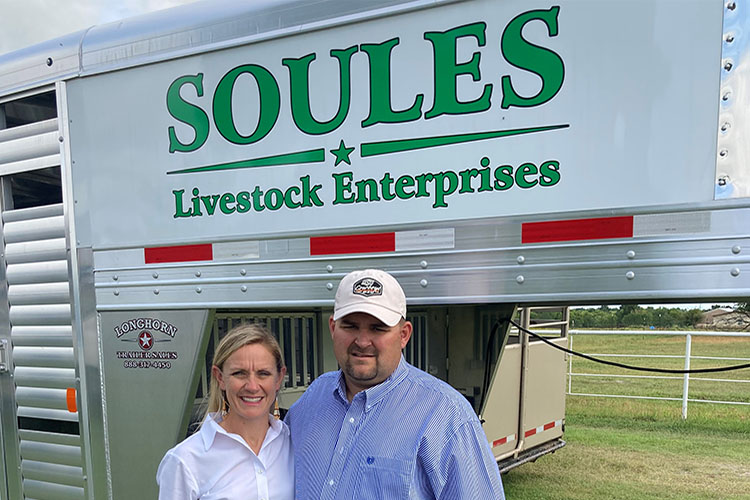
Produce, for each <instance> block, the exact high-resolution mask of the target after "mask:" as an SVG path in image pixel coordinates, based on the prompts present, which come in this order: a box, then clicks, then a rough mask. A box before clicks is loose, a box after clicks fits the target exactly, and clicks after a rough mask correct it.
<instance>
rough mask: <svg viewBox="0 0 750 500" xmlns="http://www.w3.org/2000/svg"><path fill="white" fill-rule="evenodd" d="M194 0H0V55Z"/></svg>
mask: <svg viewBox="0 0 750 500" xmlns="http://www.w3.org/2000/svg"><path fill="white" fill-rule="evenodd" d="M192 1H195V0H67V1H61V0H0V12H2V16H1V17H0V54H5V53H6V52H11V51H13V50H17V49H21V48H24V47H27V46H29V45H33V44H36V43H40V42H43V41H45V40H49V39H51V38H57V37H59V36H63V35H67V34H69V33H74V32H76V31H80V30H85V29H86V28H89V27H91V26H93V25H95V24H104V23H108V22H112V21H117V20H120V19H124V18H127V17H131V16H135V15H138V14H143V13H144V12H150V11H153V10H160V9H167V8H170V7H174V6H177V5H182V4H185V3H190V2H192Z"/></svg>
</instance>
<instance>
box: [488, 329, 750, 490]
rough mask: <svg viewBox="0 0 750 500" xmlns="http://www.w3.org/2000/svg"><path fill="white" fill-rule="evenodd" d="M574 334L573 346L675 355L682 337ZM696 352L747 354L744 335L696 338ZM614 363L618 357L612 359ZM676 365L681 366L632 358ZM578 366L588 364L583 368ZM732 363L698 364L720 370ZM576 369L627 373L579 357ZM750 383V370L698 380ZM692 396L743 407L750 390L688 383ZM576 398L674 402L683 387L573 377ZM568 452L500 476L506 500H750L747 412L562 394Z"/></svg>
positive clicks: (644, 362) (642, 362) (659, 363)
mask: <svg viewBox="0 0 750 500" xmlns="http://www.w3.org/2000/svg"><path fill="white" fill-rule="evenodd" d="M643 337H645V338H641V337H640V336H639V337H636V338H633V337H611V336H610V337H607V338H605V339H602V338H598V337H584V336H577V337H576V338H575V343H574V348H575V350H581V351H584V352H598V353H603V352H607V353H611V352H619V353H644V352H647V353H649V354H681V353H683V352H684V340H683V339H670V338H663V337H649V336H643ZM693 355H701V356H727V357H750V339H733V340H732V341H728V340H727V339H721V338H702V339H694V341H693ZM618 361H619V360H618ZM624 361H625V362H629V363H637V364H639V365H646V366H661V367H670V368H671V367H674V368H681V367H682V363H683V362H682V361H679V360H663V359H653V358H652V359H649V360H630V359H625V360H624ZM584 363H586V364H585V365H584ZM735 363H740V362H739V361H734V362H725V361H717V360H713V361H705V362H700V363H699V362H698V361H695V362H694V363H693V366H694V367H698V366H722V365H724V364H735ZM573 367H574V371H575V372H587V373H628V374H632V373H633V372H625V371H623V370H619V369H615V368H608V367H601V366H598V365H594V364H593V363H589V362H580V361H578V360H576V361H575V362H574V364H573ZM703 377H706V378H725V379H736V380H750V370H747V369H746V370H741V371H737V372H727V373H722V374H712V375H703ZM690 388H691V393H690V397H691V398H695V397H702V398H703V397H705V398H706V399H715V400H735V401H750V384H727V383H715V382H697V381H693V380H691V383H690ZM573 391H574V392H600V393H610V394H612V393H620V394H638V395H660V396H667V397H680V395H681V391H682V381H681V380H679V381H663V380H660V381H652V380H647V379H613V378H603V379H598V378H597V379H583V378H581V379H579V378H576V379H574V384H573ZM564 439H565V440H566V441H567V443H568V444H567V446H565V447H564V448H563V449H561V450H559V451H557V452H556V453H554V454H552V455H547V456H544V457H542V458H540V459H539V460H537V462H535V463H530V464H525V465H522V466H520V467H518V468H516V469H513V470H512V471H510V472H509V473H507V474H506V475H504V476H503V482H504V484H505V489H506V496H507V498H508V500H532V499H533V500H552V499H555V500H609V499H612V500H620V499H622V500H626V499H627V500H631V499H636V500H642V499H643V500H651V499H653V500H657V499H658V500H662V499H666V500H740V499H743V500H750V406H736V405H719V404H709V403H692V402H691V403H690V404H689V406H688V419H687V420H682V418H681V402H680V401H655V400H631V399H614V398H598V397H585V396H569V397H568V399H567V409H566V427H565V436H564Z"/></svg>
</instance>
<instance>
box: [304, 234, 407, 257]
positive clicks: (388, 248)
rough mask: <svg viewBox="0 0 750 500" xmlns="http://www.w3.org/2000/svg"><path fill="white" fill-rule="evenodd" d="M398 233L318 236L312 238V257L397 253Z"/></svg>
mask: <svg viewBox="0 0 750 500" xmlns="http://www.w3.org/2000/svg"><path fill="white" fill-rule="evenodd" d="M395 251H396V233H376V234H351V235H344V236H316V237H312V238H310V255H340V254H349V253H376V252H395Z"/></svg>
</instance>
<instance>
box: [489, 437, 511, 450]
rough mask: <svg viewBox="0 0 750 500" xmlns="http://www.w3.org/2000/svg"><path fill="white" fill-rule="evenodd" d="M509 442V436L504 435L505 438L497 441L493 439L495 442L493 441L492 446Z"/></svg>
mask: <svg viewBox="0 0 750 500" xmlns="http://www.w3.org/2000/svg"><path fill="white" fill-rule="evenodd" d="M507 442H508V438H507V437H504V438H502V439H498V440H497V441H493V442H492V447H493V448H494V447H496V446H500V445H503V444H505V443H507Z"/></svg>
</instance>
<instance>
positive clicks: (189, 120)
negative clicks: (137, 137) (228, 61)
mask: <svg viewBox="0 0 750 500" xmlns="http://www.w3.org/2000/svg"><path fill="white" fill-rule="evenodd" d="M186 85H187V86H192V87H193V88H195V93H196V95H197V96H198V97H203V73H198V74H197V75H186V76H182V77H180V78H178V79H177V80H175V81H173V82H172V85H170V86H169V89H167V111H169V114H170V115H172V118H174V119H176V120H178V121H181V122H182V123H185V124H187V125H188V126H190V127H191V128H192V129H193V133H194V134H195V138H194V139H193V141H192V142H188V143H184V142H182V141H180V139H178V138H177V132H176V131H175V128H174V127H169V129H168V133H169V152H170V153H174V152H175V151H179V152H181V153H189V152H191V151H195V150H196V149H200V147H201V146H203V145H204V144H205V143H206V139H208V127H209V123H208V115H207V114H206V112H205V111H203V109H201V108H200V107H198V106H196V105H195V104H191V103H189V102H187V101H185V100H184V99H183V98H182V96H181V95H180V91H181V90H182V88H183V87H184V86H186Z"/></svg>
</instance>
